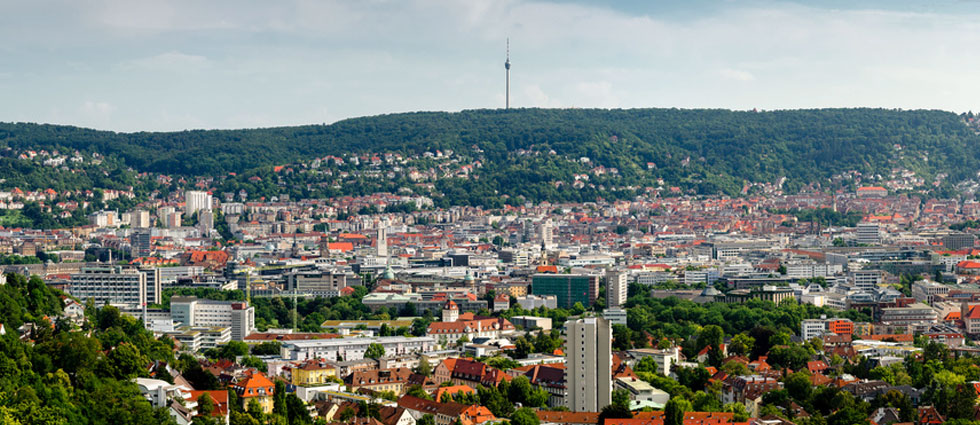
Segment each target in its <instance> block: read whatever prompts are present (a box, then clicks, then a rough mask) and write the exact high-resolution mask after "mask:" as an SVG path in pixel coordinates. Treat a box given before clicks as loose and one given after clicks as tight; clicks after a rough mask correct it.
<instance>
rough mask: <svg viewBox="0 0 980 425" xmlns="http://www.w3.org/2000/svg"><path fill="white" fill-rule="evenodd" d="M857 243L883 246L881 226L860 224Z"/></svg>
mask: <svg viewBox="0 0 980 425" xmlns="http://www.w3.org/2000/svg"><path fill="white" fill-rule="evenodd" d="M857 243H862V244H866V245H881V226H879V225H878V223H858V225H857Z"/></svg>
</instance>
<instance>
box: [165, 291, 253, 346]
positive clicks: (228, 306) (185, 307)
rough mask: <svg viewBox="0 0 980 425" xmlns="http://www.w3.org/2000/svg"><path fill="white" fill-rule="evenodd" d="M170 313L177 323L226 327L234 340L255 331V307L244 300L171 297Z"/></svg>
mask: <svg viewBox="0 0 980 425" xmlns="http://www.w3.org/2000/svg"><path fill="white" fill-rule="evenodd" d="M170 315H171V317H172V318H173V321H174V323H176V324H177V325H186V326H194V327H202V326H203V327H227V328H229V329H230V330H231V338H232V339H234V340H235V341H242V340H244V339H245V337H246V336H248V335H249V334H250V333H252V332H255V307H252V306H249V305H248V303H246V302H244V301H215V300H205V299H199V298H197V297H173V298H171V299H170Z"/></svg>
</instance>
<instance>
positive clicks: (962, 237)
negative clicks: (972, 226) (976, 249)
mask: <svg viewBox="0 0 980 425" xmlns="http://www.w3.org/2000/svg"><path fill="white" fill-rule="evenodd" d="M976 239H977V238H976V236H973V235H971V234H969V233H952V234H949V235H946V236H944V237H943V247H944V248H946V249H948V250H950V251H957V250H960V249H963V248H973V244H974V242H975V241H976Z"/></svg>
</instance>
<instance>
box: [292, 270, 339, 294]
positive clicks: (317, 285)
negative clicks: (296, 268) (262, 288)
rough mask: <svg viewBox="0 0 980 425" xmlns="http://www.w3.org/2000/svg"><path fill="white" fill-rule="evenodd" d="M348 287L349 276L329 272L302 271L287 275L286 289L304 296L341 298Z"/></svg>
mask: <svg viewBox="0 0 980 425" xmlns="http://www.w3.org/2000/svg"><path fill="white" fill-rule="evenodd" d="M346 287H347V274H346V273H334V272H329V271H322V270H317V271H300V272H293V273H290V274H288V275H286V289H288V290H290V291H297V292H298V293H300V294H304V295H314V296H318V297H339V296H340V291H341V290H342V289H344V288H346Z"/></svg>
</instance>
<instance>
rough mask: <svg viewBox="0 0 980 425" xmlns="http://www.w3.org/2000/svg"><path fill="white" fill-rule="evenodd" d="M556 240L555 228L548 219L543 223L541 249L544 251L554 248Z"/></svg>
mask: <svg viewBox="0 0 980 425" xmlns="http://www.w3.org/2000/svg"><path fill="white" fill-rule="evenodd" d="M554 238H555V235H554V226H553V225H552V224H551V219H548V220H547V221H545V222H544V223H541V247H542V248H544V249H551V248H553V247H554V246H555V239H554Z"/></svg>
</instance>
